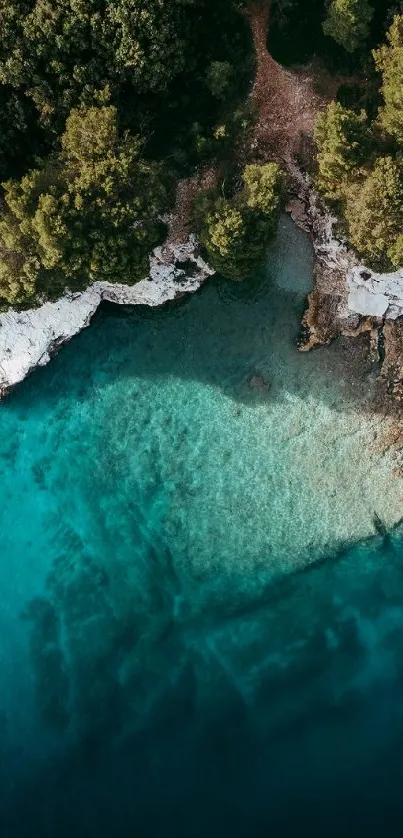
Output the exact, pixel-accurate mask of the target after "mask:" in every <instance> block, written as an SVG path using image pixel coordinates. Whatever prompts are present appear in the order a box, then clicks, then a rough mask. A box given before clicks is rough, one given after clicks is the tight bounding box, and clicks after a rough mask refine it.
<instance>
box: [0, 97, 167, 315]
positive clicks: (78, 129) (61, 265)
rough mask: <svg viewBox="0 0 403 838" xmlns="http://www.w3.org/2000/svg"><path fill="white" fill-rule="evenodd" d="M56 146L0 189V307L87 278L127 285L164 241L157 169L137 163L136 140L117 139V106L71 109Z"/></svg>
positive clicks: (77, 285)
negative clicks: (0, 206) (0, 204)
mask: <svg viewBox="0 0 403 838" xmlns="http://www.w3.org/2000/svg"><path fill="white" fill-rule="evenodd" d="M61 147H62V148H61V151H60V152H59V154H57V155H53V156H52V157H50V158H49V159H48V160H47V161H46V162H45V163H44V164H43V166H41V168H38V169H34V170H32V171H30V172H29V173H28V174H27V175H25V176H24V177H23V178H22V180H21V181H20V182H18V181H8V182H6V183H5V184H4V189H5V206H6V212H5V213H4V215H3V217H2V219H1V220H0V297H1V300H2V302H3V305H4V304H7V303H8V304H11V305H21V304H22V303H24V302H30V303H31V304H33V303H35V301H36V300H37V299H38V297H41V296H47V297H56V296H58V295H60V294H61V293H62V292H63V291H64V289H65V288H72V289H83V288H85V287H86V286H87V285H89V284H90V283H91V282H94V281H95V280H109V281H114V282H116V281H120V282H125V283H133V282H135V281H136V280H138V279H140V278H142V277H144V276H145V275H146V274H147V271H148V258H147V257H148V253H149V252H150V250H152V248H153V247H154V246H155V245H156V244H157V243H158V242H159V241H161V240H162V233H163V228H162V224H161V222H160V221H159V220H158V216H159V213H161V212H163V211H164V209H166V206H167V189H166V187H165V185H164V178H163V176H162V172H161V168H160V166H159V165H158V164H155V163H149V162H147V161H145V160H144V158H143V157H142V142H141V140H140V139H139V138H138V137H132V136H131V135H130V134H129V133H125V134H123V135H120V133H119V130H118V125H117V112H116V108H114V107H112V106H109V107H105V106H104V107H98V108H95V107H90V108H85V107H82V108H80V109H73V111H72V112H71V114H70V116H69V117H68V119H67V124H66V130H65V132H64V134H63V136H62V138H61Z"/></svg>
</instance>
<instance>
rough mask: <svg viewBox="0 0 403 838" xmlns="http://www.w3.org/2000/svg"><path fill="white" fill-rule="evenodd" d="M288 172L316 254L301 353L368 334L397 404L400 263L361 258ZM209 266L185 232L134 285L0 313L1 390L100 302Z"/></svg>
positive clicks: (175, 290)
mask: <svg viewBox="0 0 403 838" xmlns="http://www.w3.org/2000/svg"><path fill="white" fill-rule="evenodd" d="M290 168H291V167H290ZM291 173H292V181H293V182H292V185H291V189H290V195H291V197H290V200H289V201H288V204H287V207H286V209H287V212H288V213H289V214H290V215H291V217H292V219H293V221H294V222H295V223H296V224H297V225H298V226H299V227H301V228H302V229H304V230H305V231H306V232H307V233H308V234H309V235H310V237H311V240H312V244H313V248H314V251H315V257H316V259H315V269H314V284H313V289H312V291H311V293H310V294H309V295H308V298H307V307H306V310H305V313H304V316H303V319H302V324H301V334H300V340H299V349H300V350H301V351H303V352H306V351H309V350H311V349H313V348H314V347H315V346H318V345H321V344H326V343H329V342H330V341H332V340H333V339H334V338H336V337H338V336H340V335H344V336H347V337H356V336H358V335H360V334H362V333H368V334H369V340H370V345H371V347H372V350H373V352H374V353H375V354H376V355H377V357H378V360H379V361H380V362H381V367H382V369H381V380H382V381H383V383H384V388H383V393H384V396H385V399H386V398H387V399H388V400H389V401H391V402H394V403H395V404H399V403H400V402H401V401H402V400H403V270H400V271H396V272H394V273H390V274H377V273H375V272H373V271H371V270H369V269H368V268H367V267H366V266H364V265H361V264H360V263H359V261H358V259H357V258H356V256H355V255H354V253H353V252H352V251H351V250H350V249H349V248H348V247H347V245H346V243H345V242H344V241H342V240H341V239H340V238H338V237H337V235H336V234H335V232H334V230H335V224H336V219H335V218H333V217H332V216H331V214H330V213H329V212H328V211H327V209H326V207H324V205H323V203H322V202H321V200H320V198H319V197H318V196H317V195H316V193H315V192H314V191H313V190H312V189H311V187H310V184H309V181H308V178H307V177H306V176H305V175H304V174H303V173H302V172H300V171H299V170H298V171H297V169H296V167H295V168H294V167H293V168H292V170H291ZM213 273H214V271H213V270H212V269H211V268H210V267H209V265H207V263H206V262H205V261H204V259H203V258H202V256H201V255H200V253H199V248H198V243H197V240H196V237H195V236H194V235H193V234H190V235H189V236H188V238H187V239H186V240H185V241H183V242H181V243H173V242H172V241H170V242H169V243H168V244H166V245H165V246H163V247H159V248H156V250H155V251H153V253H152V254H151V255H150V273H149V276H148V278H146V279H144V280H142V281H141V282H138V283H137V284H135V285H133V286H128V285H114V284H108V283H94V284H93V285H92V286H90V287H89V288H88V289H87V290H86V291H84V292H82V293H67V294H66V295H65V296H64V297H62V298H61V299H60V300H58V301H57V302H54V303H50V302H47V303H44V304H43V305H42V306H39V307H38V308H35V309H30V310H28V311H22V312H17V311H10V312H6V313H4V314H0V395H4V394H5V393H7V392H8V391H9V390H10V388H12V387H13V386H14V385H15V384H17V383H19V382H20V381H22V380H23V379H24V378H26V376H27V375H29V373H30V372H32V371H33V370H34V369H35V368H36V367H38V366H44V365H45V364H47V363H48V362H49V361H50V359H51V357H52V356H53V355H54V354H55V353H56V352H57V350H58V349H59V348H60V346H62V345H63V344H64V343H66V342H67V341H69V340H70V339H71V338H72V337H73V336H74V335H76V334H78V333H79V332H80V331H81V330H82V329H84V328H86V327H87V326H88V325H89V324H90V322H91V319H92V317H93V315H94V314H95V312H96V310H97V308H98V306H99V305H100V303H101V302H102V301H109V302H113V303H117V304H120V305H147V306H160V305H164V303H166V302H168V301H171V300H174V299H176V298H178V297H179V296H182V295H183V294H189V293H193V292H195V291H196V290H197V289H198V288H200V286H201V285H202V283H203V282H204V281H205V280H206V279H207V278H208V277H210V276H212V274H213Z"/></svg>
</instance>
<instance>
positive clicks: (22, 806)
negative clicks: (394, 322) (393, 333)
mask: <svg viewBox="0 0 403 838" xmlns="http://www.w3.org/2000/svg"><path fill="white" fill-rule="evenodd" d="M311 267H312V254H311V251H310V248H309V244H308V243H307V241H306V240H305V238H304V237H303V236H302V235H301V234H299V233H298V232H296V231H295V230H294V228H293V227H292V226H290V225H289V223H288V222H287V221H285V222H284V224H283V228H282V232H281V235H280V239H279V241H278V242H277V245H276V246H275V248H274V249H273V250H272V251H271V253H270V254H269V259H268V269H267V271H265V272H263V273H262V275H261V276H259V277H257V278H256V281H255V282H254V283H251V285H250V286H248V287H245V286H234V285H231V284H230V283H227V282H224V281H222V280H219V279H214V280H213V281H212V282H211V283H209V284H208V285H206V286H205V288H204V289H202V291H201V292H200V293H199V294H197V295H196V296H194V297H192V298H191V299H187V300H185V301H182V302H180V303H179V304H177V305H173V306H171V307H169V308H168V309H164V310H161V311H153V312H152V311H150V310H142V309H136V310H116V309H113V308H112V307H111V308H109V309H108V308H105V309H103V310H102V311H101V312H100V313H99V314H98V315H97V317H96V318H95V320H94V323H93V326H92V327H91V329H89V330H88V331H86V332H85V333H83V334H82V335H80V336H79V337H78V338H77V339H76V340H74V341H72V342H71V344H70V345H69V346H68V347H65V348H64V349H63V350H62V351H61V352H60V354H59V356H58V357H57V358H56V359H55V360H54V361H52V363H51V364H50V366H49V367H47V368H46V369H44V370H40V371H37V372H36V373H35V374H34V375H33V376H31V378H30V379H29V380H27V381H26V382H24V384H23V385H21V386H20V387H19V388H17V389H16V390H15V391H14V392H13V393H12V394H11V396H10V397H9V398H8V399H7V400H6V401H5V402H4V403H3V404H2V406H1V409H0V469H1V484H0V502H1V507H0V510H1V512H0V514H1V563H0V590H1V597H0V782H1V794H0V819H1V830H0V835H1V838H3V836H7V838H8V836H10V838H19V836H21V838H22V836H28V835H29V836H41V838H50V837H51V836H58V838H65V837H66V838H67V836H68V837H69V838H70V836H77V838H81V836H82V837H83V838H84V836H89V838H92V836H97V838H99V837H100V836H104V835H105V836H111V835H117V836H136V838H137V836H139V837H140V836H150V838H155V837H156V836H158V837H159V836H161V838H162V836H171V835H172V836H183V838H185V837H186V838H191V836H195V837H196V838H198V836H207V835H208V836H227V835H228V836H231V837H235V838H237V836H277V835H278V836H284V835H287V836H288V835H289V836H298V835H305V834H306V835H311V836H312V835H315V836H316V835H317V836H324V835H334V836H339V835H388V836H389V835H394V834H396V835H399V834H401V814H402V789H403V763H402V759H401V754H402V746H403V702H402V697H403V571H402V567H403V534H402V533H401V531H400V530H399V528H396V529H393V530H392V529H391V531H390V534H389V535H385V536H380V535H372V537H371V533H372V534H373V533H374V524H373V513H374V512H377V514H379V515H380V517H381V518H383V519H385V520H386V521H387V522H388V523H390V524H391V523H393V521H397V520H398V518H399V517H401V515H400V505H401V503H402V499H401V494H402V484H401V480H400V478H399V476H396V474H395V473H394V472H393V467H392V466H393V463H392V462H391V460H390V458H389V456H388V455H385V456H384V455H383V454H382V453H381V448H379V449H377V448H376V446H375V445H374V442H375V441H376V440H377V439H378V436H379V435H380V433H381V428H382V427H383V425H382V419H381V418H380V417H376V416H374V415H373V414H371V412H370V411H369V410H368V398H369V395H370V393H371V388H372V387H373V383H374V376H375V373H376V371H375V370H374V369H373V366H372V365H371V364H369V363H367V362H366V361H365V359H363V357H361V355H360V353H359V352H358V351H355V352H354V353H352V352H351V347H350V345H349V344H348V343H346V342H344V343H343V342H339V344H338V345H335V346H334V347H330V348H327V349H323V350H320V351H318V352H315V353H311V354H310V355H309V356H305V355H301V354H300V353H298V352H297V350H296V348H295V338H296V335H297V332H298V322H299V317H300V314H301V311H302V308H303V303H304V295H305V293H306V291H307V290H308V288H309V284H310V275H311ZM364 536H365V537H364Z"/></svg>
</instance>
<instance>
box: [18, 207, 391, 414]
mask: <svg viewBox="0 0 403 838" xmlns="http://www.w3.org/2000/svg"><path fill="white" fill-rule="evenodd" d="M289 224H291V222H288V224H286V225H285V232H284V231H282V232H281V235H280V243H279V245H278V248H279V249H280V253H282V254H283V256H282V259H283V261H281V259H279V254H278V253H277V252H276V253H275V256H276V258H275V259H274V261H273V263H272V264H271V263H270V254H269V261H268V268H267V270H265V271H264V272H263V273H261V274H260V275H258V276H256V277H255V279H253V280H252V281H250V282H248V283H242V284H237V283H233V282H230V281H229V280H225V279H223V278H220V277H215V278H213V279H212V280H210V281H209V282H208V283H206V284H205V285H204V287H203V288H202V289H200V290H199V292H197V293H196V294H194V295H192V296H190V297H187V298H185V299H182V300H180V301H177V302H174V303H171V304H167V305H166V306H165V307H164V308H162V309H150V308H149V307H141V306H136V307H133V308H128V307H127V308H123V307H119V306H114V305H112V304H103V305H102V306H101V307H100V309H99V311H98V313H97V314H96V315H95V317H94V319H93V322H92V326H91V329H89V330H85V331H84V332H82V333H81V335H79V336H77V337H76V338H75V339H74V340H73V341H72V342H71V343H70V345H68V346H66V347H64V348H63V349H62V350H61V352H60V354H59V356H58V357H57V358H56V359H54V360H53V361H52V366H51V371H50V372H49V370H46V371H44V370H41V369H39V370H37V371H36V372H35V373H34V374H33V375H32V376H31V377H30V378H29V380H28V381H26V382H24V383H23V384H22V385H21V386H20V387H19V388H18V394H19V396H18V400H19V401H21V400H22V402H23V403H24V406H25V407H28V406H29V407H30V408H31V405H32V404H33V402H34V400H35V397H36V394H37V392H38V390H40V392H41V399H42V402H44V403H47V404H49V403H53V402H57V401H58V400H59V399H60V393H61V390H63V387H62V386H61V381H62V380H63V379H64V378H65V377H66V376H67V378H68V382H69V392H70V393H71V396H72V398H74V399H75V400H83V401H85V400H86V399H89V398H90V397H91V395H92V393H93V390H94V387H96V386H99V369H100V368H101V369H102V371H103V380H104V382H105V384H110V383H111V382H113V380H114V379H120V380H123V379H133V378H136V379H139V380H141V379H147V381H152V380H153V379H154V380H156V381H158V380H165V379H166V378H167V376H170V377H173V378H177V379H182V380H185V381H188V380H194V381H198V382H202V383H204V384H206V385H209V386H212V387H214V388H219V389H221V390H222V391H223V392H224V394H225V395H226V396H228V397H229V398H232V399H234V400H235V401H236V402H238V403H241V404H248V405H254V404H256V405H258V404H262V403H268V404H270V403H273V402H276V401H283V400H284V399H285V398H287V395H289V394H297V395H302V396H309V395H312V396H313V397H314V398H316V399H317V400H318V401H320V402H321V403H324V404H329V406H331V407H332V408H334V409H336V410H337V409H338V407H340V409H345V406H346V400H347V401H350V403H354V404H355V405H358V406H359V407H361V408H362V410H366V409H367V407H368V396H369V393H370V392H371V390H372V388H373V386H374V378H375V375H376V371H377V370H376V368H375V367H374V365H373V363H371V362H370V361H369V360H368V353H367V350H368V336H362V337H361V338H359V339H356V340H355V341H354V343H353V342H352V341H351V340H348V339H345V338H341V339H339V340H338V341H336V342H335V343H334V344H333V345H331V346H330V347H323V348H320V349H319V350H316V351H315V352H313V353H309V354H308V355H307V354H305V353H300V352H299V351H298V349H297V346H296V342H297V337H298V334H299V329H300V321H301V316H302V313H303V310H304V306H305V298H306V297H305V295H306V292H307V290H309V285H310V277H311V271H312V252H311V249H310V245H309V243H308V244H307V243H306V239H305V236H304V234H303V233H302V232H301V231H297V238H298V241H297V242H293V241H291V243H290V246H289V247H288V248H287V239H285V240H284V236H287V235H288V234H289V226H288V225H289ZM293 235H294V236H295V232H294V233H293ZM301 245H303V247H302V250H303V258H302V259H301V257H300V256H299V257H297V256H296V253H295V250H296V249H297V250H298V247H301ZM281 248H282V250H281ZM296 259H298V260H297V261H295V260H296ZM279 265H280V266H281V265H282V268H281V267H279ZM280 269H281V270H283V272H284V274H285V276H286V279H287V282H286V284H285V286H284V287H283V288H280V287H278V286H277V285H276V283H275V279H276V275H277V274H278V271H279V270H280ZM83 359H85V375H83V363H84V362H83ZM333 384H334V385H336V391H335V387H334V386H332V385H333ZM10 401H11V403H13V402H14V396H13V394H11V396H10Z"/></svg>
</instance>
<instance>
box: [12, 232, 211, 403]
mask: <svg viewBox="0 0 403 838" xmlns="http://www.w3.org/2000/svg"><path fill="white" fill-rule="evenodd" d="M213 273H214V271H212V269H211V268H210V267H209V266H208V265H207V263H206V262H205V261H204V259H202V257H201V256H200V254H199V252H198V243H197V240H196V238H195V236H193V235H192V234H190V235H189V236H188V238H187V239H186V240H185V241H182V242H181V243H176V244H174V243H172V242H170V243H169V242H168V243H166V244H165V245H163V246H161V247H158V248H156V249H155V250H154V251H153V253H152V254H151V255H150V273H149V276H148V278H146V279H143V280H141V281H140V282H137V283H136V284H135V285H132V286H130V285H114V284H110V283H102V282H96V283H94V284H93V285H91V286H90V287H89V288H87V289H86V290H85V291H83V292H80V293H67V294H65V295H64V296H63V297H61V298H60V299H59V300H57V302H52V303H51V302H47V303H44V304H43V305H42V306H39V307H38V308H35V309H29V310H27V311H21V312H19V311H8V312H5V313H4V314H0V397H2V396H4V395H6V394H7V392H8V391H9V390H10V389H11V388H12V387H13V386H15V385H16V384H18V383H20V382H21V381H23V380H24V378H26V377H27V376H28V375H29V374H30V373H31V372H33V370H35V369H36V368H37V367H39V366H45V365H46V364H47V363H49V361H50V360H51V358H52V356H53V355H55V353H56V352H57V351H58V349H59V348H60V347H61V346H62V345H63V344H64V343H67V342H68V341H69V340H70V339H71V338H72V337H74V335H77V334H78V333H79V332H81V331H82V329H85V328H86V327H87V326H89V325H90V322H91V319H92V317H93V315H94V314H95V312H96V311H97V309H98V306H99V305H100V304H101V302H103V301H108V302H112V303H117V304H119V305H146V306H161V305H164V304H165V303H167V302H169V301H171V300H175V299H176V298H178V297H181V296H182V295H183V294H191V293H194V292H195V291H197V289H198V288H200V286H201V285H202V283H203V282H204V281H205V280H206V279H207V278H208V277H209V276H211V275H212V274H213Z"/></svg>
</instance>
